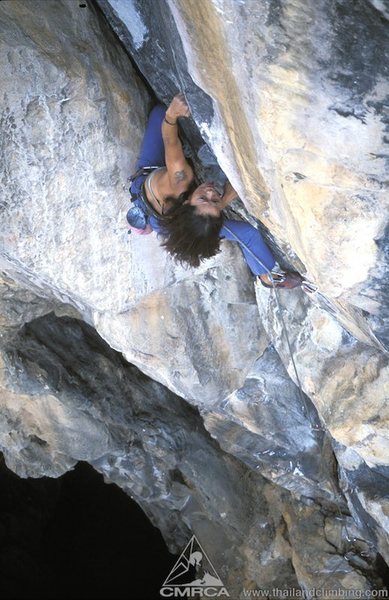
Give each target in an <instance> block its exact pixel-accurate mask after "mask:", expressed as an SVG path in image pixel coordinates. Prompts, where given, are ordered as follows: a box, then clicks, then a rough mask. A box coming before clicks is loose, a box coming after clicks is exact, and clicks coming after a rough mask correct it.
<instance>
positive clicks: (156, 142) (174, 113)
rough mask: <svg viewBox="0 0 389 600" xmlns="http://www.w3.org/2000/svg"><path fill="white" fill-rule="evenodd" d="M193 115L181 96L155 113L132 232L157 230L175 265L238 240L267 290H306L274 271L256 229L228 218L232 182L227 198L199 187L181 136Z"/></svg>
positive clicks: (137, 183) (296, 279)
mask: <svg viewBox="0 0 389 600" xmlns="http://www.w3.org/2000/svg"><path fill="white" fill-rule="evenodd" d="M189 114H190V112H189V107H188V105H187V103H186V101H185V98H184V96H183V94H177V95H176V96H175V97H174V98H173V100H172V102H171V103H170V105H169V107H168V109H167V110H166V107H164V106H163V105H161V104H158V105H157V106H155V107H154V108H153V109H152V111H151V113H150V116H149V120H148V124H147V128H146V132H145V135H144V138H143V143H142V147H141V152H140V156H139V160H138V162H137V169H138V170H137V171H136V173H135V175H133V176H132V177H131V186H130V192H131V196H132V207H131V208H130V210H129V211H128V213H127V221H128V223H129V225H130V230H132V231H135V232H136V233H140V234H143V235H147V234H149V233H151V232H152V231H156V232H157V233H159V234H161V235H162V236H163V238H164V241H163V242H162V245H163V246H164V247H165V248H166V250H167V251H168V252H169V253H170V254H171V255H172V256H173V257H174V258H175V259H176V260H178V261H179V262H181V263H185V264H189V265H191V266H193V267H197V266H199V264H200V262H201V261H202V260H203V259H206V258H209V257H211V256H214V255H215V254H217V253H218V252H219V251H220V240H221V239H228V240H233V241H237V242H238V244H239V245H240V247H241V250H242V252H243V254H244V256H245V259H246V262H247V264H248V266H249V268H250V270H251V271H252V273H253V274H254V275H255V276H258V278H259V280H260V281H261V283H262V284H263V285H264V286H265V287H273V286H276V287H281V288H295V287H297V286H299V285H301V282H302V278H301V276H300V275H299V274H298V273H286V272H283V271H280V270H277V272H275V271H273V272H272V269H274V267H275V265H276V261H275V259H274V257H273V255H272V253H271V251H270V249H269V248H268V247H267V245H266V244H265V242H264V240H263V238H262V236H261V234H260V232H259V231H258V230H257V229H255V227H253V226H252V225H250V224H249V223H245V222H243V221H235V220H230V219H226V218H224V216H223V209H224V208H225V207H226V206H227V205H228V204H230V202H232V200H234V199H235V198H237V196H238V194H237V193H236V191H235V190H234V189H233V187H232V185H231V184H230V183H229V182H228V181H227V183H226V184H225V186H224V191H223V194H220V193H219V192H218V191H217V190H216V189H215V186H214V185H213V183H209V182H206V183H202V184H201V185H197V184H196V182H195V180H194V174H193V170H192V168H191V166H190V165H189V163H188V161H187V160H186V158H185V156H184V152H183V148H182V144H181V141H180V139H179V136H178V124H177V119H178V118H179V117H188V116H189Z"/></svg>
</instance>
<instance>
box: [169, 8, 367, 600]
mask: <svg viewBox="0 0 389 600" xmlns="http://www.w3.org/2000/svg"><path fill="white" fill-rule="evenodd" d="M166 18H167V16H166V15H165V14H163V13H162V19H166ZM170 49H171V56H172V59H173V63H174V66H175V70H176V74H177V77H178V80H179V83H180V86H181V91H182V93H183V94H184V97H185V100H186V102H187V104H188V106H189V102H188V98H187V93H186V91H187V90H186V86H185V85H184V81H183V78H182V76H181V71H180V69H179V67H178V64H177V60H176V54H175V50H174V47H173V45H171V46H170ZM224 228H225V229H226V230H227V231H228V232H229V233H230V234H231V235H232V237H233V238H234V239H236V240H237V241H238V242H239V244H240V245H242V246H243V247H244V248H245V249H246V251H247V252H248V253H249V254H250V255H251V256H252V257H253V259H254V260H255V261H256V262H257V264H259V265H261V267H262V268H263V269H264V270H265V271H266V273H267V274H268V276H269V279H270V282H271V284H272V288H271V289H273V290H274V293H275V298H276V303H277V308H278V312H279V317H280V321H281V328H282V331H283V333H284V336H285V340H286V343H287V347H288V352H289V355H290V359H291V362H292V365H293V371H294V374H295V377H296V381H297V384H298V385H297V388H298V390H299V396H300V400H301V403H302V409H303V412H304V415H305V416H306V417H307V418H308V422H309V427H310V428H311V430H313V431H322V432H323V434H324V436H328V437H329V433H328V431H327V430H326V429H324V428H323V427H322V426H320V425H319V426H318V425H316V424H313V423H312V419H311V416H310V413H309V410H308V408H307V404H306V401H305V398H304V393H303V388H302V385H301V381H300V377H299V374H298V371H297V366H296V362H295V360H294V356H293V351H292V347H291V344H290V340H289V335H288V332H287V328H286V325H285V320H284V317H283V313H282V309H281V303H280V299H279V295H278V294H279V291H278V289H277V286H276V282H275V281H274V278H273V274H272V272H271V271H270V270H269V269H268V268H267V267H266V266H265V265H264V264H263V263H262V262H261V261H260V259H259V258H258V257H257V256H256V255H255V254H254V253H253V252H252V251H251V250H250V248H248V247H247V245H246V244H245V243H244V242H242V240H240V239H239V238H238V237H237V236H236V235H235V234H234V232H233V231H231V229H229V227H228V226H226V225H224ZM301 287H302V288H303V290H304V291H305V292H306V293H313V292H316V291H317V286H316V285H315V284H312V283H311V282H309V281H306V280H303V282H302V285H301ZM331 447H332V444H331ZM328 481H329V484H330V487H331V488H332V492H333V495H334V503H335V506H336V508H337V511H338V513H339V519H340V520H341V521H342V523H343V526H344V528H345V532H346V539H347V541H348V542H349V543H352V542H356V541H358V539H359V538H356V537H351V536H350V535H349V532H348V529H347V525H346V524H345V523H344V519H345V516H344V515H343V514H342V511H341V509H340V504H339V501H338V499H337V496H338V492H337V490H336V488H335V486H334V484H333V482H332V481H331V479H329V480H328ZM340 537H341V538H342V532H341V534H340ZM361 541H363V542H365V543H367V544H368V545H369V548H372V547H373V544H372V543H371V542H367V541H366V540H361ZM343 558H344V559H346V560H348V559H347V557H346V556H342V557H341V559H340V560H339V562H338V563H337V564H336V565H335V567H334V568H333V569H332V571H331V572H330V573H329V575H328V576H327V577H326V578H325V579H324V580H323V581H321V582H320V585H321V586H322V584H323V583H325V582H326V581H327V580H328V578H329V577H330V576H331V575H332V574H333V573H334V572H335V570H336V569H337V568H338V566H339V565H340V564H341V562H342V560H343ZM318 587H319V586H318ZM314 597H315V598H316V597H317V596H316V595H315V596H314Z"/></svg>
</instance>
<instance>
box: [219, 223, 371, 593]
mask: <svg viewBox="0 0 389 600" xmlns="http://www.w3.org/2000/svg"><path fill="white" fill-rule="evenodd" d="M224 228H225V229H226V230H227V231H228V232H229V233H230V234H231V236H232V237H233V238H234V239H235V240H236V241H237V242H238V243H239V244H240V245H241V246H243V247H244V248H245V250H246V251H247V252H248V253H249V254H250V255H251V256H252V257H253V259H254V260H255V261H256V262H257V264H259V265H260V266H261V267H262V268H263V269H264V270H265V271H266V273H267V275H268V276H269V279H270V281H271V283H272V289H273V290H274V293H275V298H276V303H277V308H278V313H279V318H280V322H281V328H282V331H283V333H284V336H285V339H286V344H287V347H288V352H289V355H290V359H291V362H292V366H293V371H294V374H295V376H296V381H297V384H298V385H297V388H298V393H299V397H300V400H301V408H302V410H303V414H304V416H305V417H306V418H307V420H308V422H309V426H310V429H311V430H312V431H321V432H323V435H324V436H328V438H329V437H330V436H329V433H328V431H327V430H326V429H325V428H324V427H323V426H322V425H316V424H314V423H313V422H312V417H311V415H310V412H309V410H308V406H307V403H306V401H305V398H304V392H303V388H302V385H301V381H300V377H299V374H298V371H297V367H296V362H295V360H294V356H293V351H292V346H291V343H290V340H289V335H288V331H287V329H286V325H285V320H284V317H283V313H282V309H281V303H280V299H279V289H278V287H277V283H278V282H279V277H278V276H279V275H280V274H279V273H276V272H272V271H270V270H269V269H268V268H267V267H266V265H264V264H263V262H262V261H261V260H260V259H259V258H258V256H256V255H255V254H254V252H252V250H250V248H249V247H248V246H247V245H246V244H245V243H244V242H243V241H242V240H240V239H239V238H238V236H237V235H236V234H235V233H234V232H233V231H231V229H230V228H229V227H228V226H227V225H224ZM265 287H268V286H265ZM301 288H302V290H303V291H304V292H305V293H307V295H308V296H311V295H312V294H314V295H315V294H317V293H319V292H318V286H317V285H316V284H314V283H311V282H309V281H307V280H305V279H303V281H302V283H301ZM330 442H331V440H330ZM330 446H331V447H332V444H331V443H330ZM328 482H329V484H330V487H331V488H332V493H333V495H334V505H335V506H336V509H337V512H338V515H339V516H338V519H339V520H340V521H341V522H342V527H344V531H345V537H346V540H347V542H349V543H350V544H351V543H353V542H357V541H363V542H364V543H365V544H367V545H368V546H369V549H371V548H373V549H374V546H373V544H372V542H370V541H368V540H362V539H361V538H357V537H355V536H351V535H350V534H349V531H348V529H347V524H346V523H345V516H344V515H343V514H342V511H341V508H340V504H339V501H338V499H337V496H338V493H337V490H336V488H335V486H334V484H333V482H332V481H331V479H330V478H328ZM341 536H342V531H341V532H340V539H341ZM346 554H347V553H345V554H344V555H342V556H341V558H340V560H339V562H338V563H337V564H336V565H335V567H334V568H333V569H332V571H331V572H330V573H329V574H328V576H327V577H325V579H323V580H322V581H321V582H320V583H319V584H318V585H317V586H315V587H316V589H320V587H322V586H323V584H324V583H325V582H326V581H327V580H328V579H329V577H331V575H332V574H333V573H334V572H335V571H336V569H337V568H338V566H339V565H340V564H341V562H342V560H343V559H345V560H349V559H348V558H347V556H346ZM314 597H315V598H316V597H317V596H314Z"/></svg>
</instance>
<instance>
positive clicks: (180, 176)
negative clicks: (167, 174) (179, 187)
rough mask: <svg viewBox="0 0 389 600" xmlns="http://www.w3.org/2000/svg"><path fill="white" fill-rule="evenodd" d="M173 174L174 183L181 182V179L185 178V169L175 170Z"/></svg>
mask: <svg viewBox="0 0 389 600" xmlns="http://www.w3.org/2000/svg"><path fill="white" fill-rule="evenodd" d="M174 175H175V178H176V183H181V181H184V179H185V171H176V172H175V173H174Z"/></svg>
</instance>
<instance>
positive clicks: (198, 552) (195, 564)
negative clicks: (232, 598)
mask: <svg viewBox="0 0 389 600" xmlns="http://www.w3.org/2000/svg"><path fill="white" fill-rule="evenodd" d="M177 588H178V589H177ZM206 588H209V590H210V589H212V591H213V593H212V596H226V597H228V596H229V594H228V592H227V590H226V588H225V587H224V584H223V582H222V580H221V579H220V577H219V575H218V574H217V572H216V569H215V567H214V566H213V564H212V562H211V561H210V559H209V557H208V555H207V553H206V552H205V550H204V548H203V547H202V546H201V544H200V542H199V541H198V539H197V538H196V536H195V535H193V536H192V537H191V539H190V540H189V542H188V543H187V545H186V546H185V548H184V550H183V551H182V552H181V554H180V556H179V557H178V560H177V561H176V563H175V565H174V567H173V568H172V570H171V571H170V573H169V575H168V576H167V577H166V579H165V581H164V583H163V586H162V588H161V590H160V593H161V596H164V597H174V596H178V597H183V596H184V597H185V596H186V597H189V598H191V597H195V596H199V595H200V596H203V595H209V594H207V593H206ZM204 592H205V594H204Z"/></svg>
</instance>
